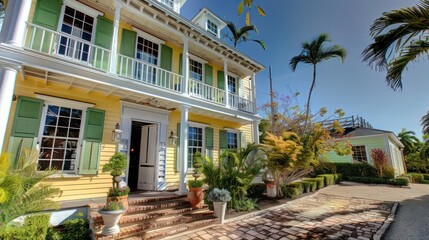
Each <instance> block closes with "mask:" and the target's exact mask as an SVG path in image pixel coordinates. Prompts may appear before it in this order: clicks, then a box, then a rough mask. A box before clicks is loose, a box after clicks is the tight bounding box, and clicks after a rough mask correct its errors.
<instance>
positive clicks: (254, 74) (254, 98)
mask: <svg viewBox="0 0 429 240" xmlns="http://www.w3.org/2000/svg"><path fill="white" fill-rule="evenodd" d="M251 84H252V102H253V109H252V110H253V111H252V113H256V73H253V77H252V81H251Z"/></svg>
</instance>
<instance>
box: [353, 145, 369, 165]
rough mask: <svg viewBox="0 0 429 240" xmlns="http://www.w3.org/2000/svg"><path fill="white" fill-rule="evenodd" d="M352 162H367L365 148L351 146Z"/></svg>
mask: <svg viewBox="0 0 429 240" xmlns="http://www.w3.org/2000/svg"><path fill="white" fill-rule="evenodd" d="M352 151H353V161H358V162H368V159H367V157H366V149H365V146H352Z"/></svg>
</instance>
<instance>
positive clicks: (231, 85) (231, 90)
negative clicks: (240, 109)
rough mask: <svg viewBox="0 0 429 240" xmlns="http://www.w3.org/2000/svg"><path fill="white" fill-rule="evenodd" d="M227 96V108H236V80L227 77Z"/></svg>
mask: <svg viewBox="0 0 429 240" xmlns="http://www.w3.org/2000/svg"><path fill="white" fill-rule="evenodd" d="M228 94H229V98H228V99H229V106H232V107H236V105H237V102H238V99H236V94H237V78H235V77H233V76H230V75H228Z"/></svg>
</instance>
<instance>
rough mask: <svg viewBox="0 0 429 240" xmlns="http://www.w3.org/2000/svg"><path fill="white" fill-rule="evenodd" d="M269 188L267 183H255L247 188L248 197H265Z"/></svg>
mask: <svg viewBox="0 0 429 240" xmlns="http://www.w3.org/2000/svg"><path fill="white" fill-rule="evenodd" d="M266 190H267V186H266V185H265V183H254V184H252V185H250V187H249V189H247V193H248V197H250V198H263V197H264V195H263V194H264V192H265V191H266Z"/></svg>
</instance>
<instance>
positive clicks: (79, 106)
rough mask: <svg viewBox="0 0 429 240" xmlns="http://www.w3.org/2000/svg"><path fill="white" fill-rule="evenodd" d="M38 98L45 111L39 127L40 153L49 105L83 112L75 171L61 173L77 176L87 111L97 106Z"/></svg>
mask: <svg viewBox="0 0 429 240" xmlns="http://www.w3.org/2000/svg"><path fill="white" fill-rule="evenodd" d="M36 98H38V99H42V100H43V101H44V102H43V110H42V118H41V120H40V123H39V124H40V125H39V134H38V136H37V150H38V151H39V152H40V150H41V145H40V144H41V141H42V139H43V131H44V126H45V121H46V115H47V111H48V105H56V106H60V107H69V108H75V109H80V110H82V118H81V126H80V133H79V138H78V144H77V148H76V160H75V166H76V167H75V169H74V170H73V171H66V172H63V171H60V173H61V174H69V175H77V173H78V168H79V166H80V154H81V149H82V143H83V135H84V131H85V121H86V111H87V109H88V108H90V107H93V106H95V105H94V104H92V103H86V102H79V101H74V100H69V99H63V98H57V97H53V96H47V95H42V94H36ZM37 161H39V158H37Z"/></svg>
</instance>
